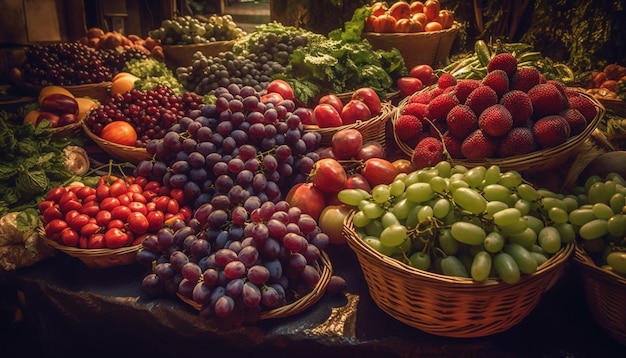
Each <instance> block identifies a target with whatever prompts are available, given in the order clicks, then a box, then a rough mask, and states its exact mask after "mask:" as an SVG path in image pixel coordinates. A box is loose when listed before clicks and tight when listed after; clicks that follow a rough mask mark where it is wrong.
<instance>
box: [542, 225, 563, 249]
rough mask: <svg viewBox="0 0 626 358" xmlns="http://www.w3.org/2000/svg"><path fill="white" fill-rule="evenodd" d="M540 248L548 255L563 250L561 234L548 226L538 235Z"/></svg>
mask: <svg viewBox="0 0 626 358" xmlns="http://www.w3.org/2000/svg"><path fill="white" fill-rule="evenodd" d="M537 242H538V243H539V246H541V248H542V249H543V250H544V251H545V252H547V253H548V254H554V253H556V252H557V251H559V250H560V249H561V244H562V241H561V234H560V233H559V230H558V229H557V228H555V227H554V226H546V227H544V228H543V229H541V231H539V235H537Z"/></svg>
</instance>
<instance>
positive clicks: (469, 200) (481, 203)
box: [452, 188, 487, 214]
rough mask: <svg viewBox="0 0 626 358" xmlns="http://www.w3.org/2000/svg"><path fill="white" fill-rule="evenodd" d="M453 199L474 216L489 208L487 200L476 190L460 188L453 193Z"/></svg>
mask: <svg viewBox="0 0 626 358" xmlns="http://www.w3.org/2000/svg"><path fill="white" fill-rule="evenodd" d="M452 198H453V199H454V201H455V202H456V203H457V204H458V205H459V206H461V208H463V209H465V210H467V211H469V212H470V213H472V214H480V213H482V212H483V211H485V209H486V208H487V200H486V199H485V198H484V197H483V196H482V195H480V193H479V192H477V191H476V190H474V189H470V188H458V189H456V190H455V191H454V192H453V193H452Z"/></svg>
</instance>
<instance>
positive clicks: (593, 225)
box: [578, 219, 609, 240]
mask: <svg viewBox="0 0 626 358" xmlns="http://www.w3.org/2000/svg"><path fill="white" fill-rule="evenodd" d="M608 233H609V225H608V221H607V220H604V219H593V220H591V221H590V222H588V223H586V224H584V225H582V226H581V227H580V229H579V230H578V235H580V237H582V238H583V239H585V240H593V239H599V238H602V237H604V236H606V234H608Z"/></svg>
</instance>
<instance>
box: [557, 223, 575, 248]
mask: <svg viewBox="0 0 626 358" xmlns="http://www.w3.org/2000/svg"><path fill="white" fill-rule="evenodd" d="M553 226H554V228H556V229H557V230H558V231H559V235H560V236H561V242H562V243H564V244H565V243H568V242H573V241H574V240H576V231H575V230H574V226H573V225H572V224H570V223H560V224H554V225H553Z"/></svg>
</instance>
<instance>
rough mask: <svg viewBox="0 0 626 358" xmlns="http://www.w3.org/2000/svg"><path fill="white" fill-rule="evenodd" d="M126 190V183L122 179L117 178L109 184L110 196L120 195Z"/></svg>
mask: <svg viewBox="0 0 626 358" xmlns="http://www.w3.org/2000/svg"><path fill="white" fill-rule="evenodd" d="M127 192H128V185H126V182H125V181H124V180H123V179H117V180H116V181H115V182H113V183H112V184H111V185H110V186H109V195H110V196H120V195H122V194H126V193H127Z"/></svg>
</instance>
